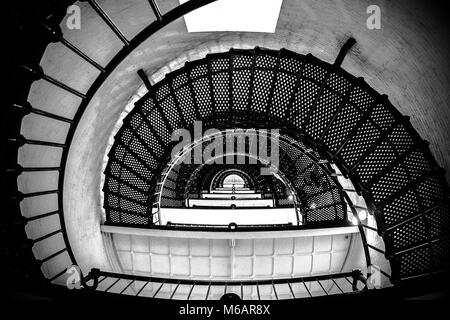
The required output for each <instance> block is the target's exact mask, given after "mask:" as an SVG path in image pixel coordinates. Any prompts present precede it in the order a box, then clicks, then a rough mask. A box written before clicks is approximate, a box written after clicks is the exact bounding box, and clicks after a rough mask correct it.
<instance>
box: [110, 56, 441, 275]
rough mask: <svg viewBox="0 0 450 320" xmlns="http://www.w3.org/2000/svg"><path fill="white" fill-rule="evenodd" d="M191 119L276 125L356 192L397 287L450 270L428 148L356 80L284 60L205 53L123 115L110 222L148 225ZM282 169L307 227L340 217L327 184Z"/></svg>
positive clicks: (288, 165) (289, 157)
mask: <svg viewBox="0 0 450 320" xmlns="http://www.w3.org/2000/svg"><path fill="white" fill-rule="evenodd" d="M195 119H198V120H203V121H204V125H205V124H206V125H207V126H209V127H213V126H215V125H219V124H220V125H221V127H222V128H224V127H235V126H236V124H237V123H239V125H240V126H241V127H246V124H248V127H252V126H255V125H257V126H260V127H266V128H273V127H275V128H277V127H278V128H282V129H286V130H287V131H286V132H293V133H295V137H297V139H298V138H299V137H300V138H302V137H304V138H305V141H308V146H309V147H312V148H313V149H314V148H317V150H315V151H320V154H321V155H326V156H327V157H328V160H330V161H331V162H334V163H335V164H336V165H338V167H339V168H340V169H341V171H343V173H344V174H345V175H348V176H350V178H351V179H352V182H353V185H354V186H355V187H356V189H357V190H356V191H358V192H360V193H362V194H364V196H365V198H366V199H365V200H366V202H367V203H368V204H369V205H370V207H371V208H372V210H373V211H374V214H375V216H376V219H377V222H378V223H379V226H378V229H379V230H380V232H381V233H382V234H383V235H384V239H385V241H386V250H387V252H388V255H389V256H390V257H392V259H391V260H392V263H393V264H394V268H393V270H394V277H396V278H399V279H401V278H405V277H410V276H414V275H421V274H425V273H427V272H431V271H436V270H440V269H442V268H447V267H448V261H447V260H445V259H443V258H441V257H444V256H448V255H449V252H448V241H447V240H445V239H446V237H448V234H449V232H448V215H449V212H448V195H449V192H448V184H447V182H446V181H445V179H444V178H443V175H442V172H441V171H439V167H438V166H437V165H436V162H435V161H434V159H433V156H432V155H431V153H430V151H429V148H428V146H427V145H426V144H424V143H423V141H422V140H421V139H420V137H419V136H418V135H417V133H416V131H415V130H414V129H413V128H412V126H411V124H410V123H409V121H408V119H407V118H404V117H403V116H401V115H400V114H399V113H398V111H397V110H396V109H395V108H394V107H393V106H392V105H391V103H390V102H389V100H388V99H387V97H384V96H381V95H379V94H378V93H376V92H375V91H374V90H373V89H372V88H370V87H369V86H368V85H367V84H366V83H365V82H364V80H362V79H357V78H355V77H354V76H352V75H350V74H348V73H347V72H345V71H344V70H342V69H340V68H339V67H336V66H331V65H329V64H327V63H325V62H323V61H320V60H318V59H317V58H315V57H313V56H311V55H308V56H303V55H298V54H296V53H293V52H291V51H288V50H281V51H273V50H268V49H261V48H257V49H255V50H232V51H230V52H226V53H220V54H211V55H208V56H207V57H206V58H205V59H202V60H199V61H195V62H191V63H188V64H187V65H186V66H185V67H184V68H182V69H180V70H178V71H176V72H175V73H173V74H172V75H169V76H168V77H166V78H165V79H164V80H163V81H161V82H160V83H158V84H156V85H155V86H154V87H153V88H152V90H150V92H149V93H148V94H147V95H146V96H145V97H143V98H142V99H141V100H140V101H139V102H138V103H137V105H136V108H135V109H134V110H133V111H132V112H131V113H130V114H129V115H128V116H127V118H126V119H125V121H124V126H123V128H122V129H121V130H120V131H119V133H118V134H117V136H116V140H115V144H114V147H113V148H112V149H111V152H110V153H109V157H110V161H109V163H108V166H107V169H106V171H105V175H106V179H105V186H104V191H105V204H104V205H105V209H106V211H107V217H108V222H109V223H137V224H139V225H142V224H145V223H149V216H148V215H149V212H148V207H149V206H151V202H152V200H150V199H152V194H153V192H154V191H153V190H154V186H155V183H156V181H155V176H159V174H160V170H162V169H161V165H163V164H164V162H165V158H164V157H165V156H167V152H168V151H169V150H168V149H169V148H170V142H171V141H170V136H171V134H172V131H173V130H174V129H176V128H180V127H183V126H187V127H190V126H191V125H192V123H193V121H194V120H195ZM300 142H301V141H300ZM280 166H283V168H284V170H285V172H286V173H287V174H288V175H289V176H290V177H291V179H292V181H293V184H294V185H295V187H296V188H298V190H300V189H301V190H303V193H302V195H303V196H304V197H305V198H304V199H303V200H304V202H305V204H304V205H305V207H308V206H309V207H313V208H314V207H315V209H314V210H311V211H315V212H316V213H317V214H315V216H314V217H313V215H311V216H310V217H311V221H313V219H314V221H318V220H320V219H328V217H329V215H332V214H334V215H335V216H340V215H342V213H343V212H342V211H344V210H345V208H339V202H337V201H338V200H339V199H335V198H333V197H335V196H336V195H335V192H336V190H334V189H333V188H332V186H330V181H328V180H326V177H324V176H323V175H322V174H321V173H320V172H319V173H318V174H314V175H315V176H316V177H318V178H317V179H318V181H321V182H319V184H318V185H316V184H314V183H313V184H311V183H307V179H306V180H305V177H306V178H307V177H309V176H310V175H311V173H313V172H314V170H315V168H314V166H313V165H310V164H308V163H307V161H306V160H305V159H302V158H301V157H300V156H298V155H295V154H288V152H286V155H285V156H284V158H283V159H281V161H280ZM317 179H316V180H317ZM325 186H328V189H325ZM165 197H166V198H167V199H168V198H170V195H165ZM320 197H321V198H320ZM332 199H334V201H335V202H334V203H331V201H333V200H332ZM164 201H166V200H164ZM312 202H314V203H315V204H316V202H320V203H321V205H319V206H318V207H317V206H311V205H312ZM331 210H333V213H330V212H331ZM446 261H447V262H446Z"/></svg>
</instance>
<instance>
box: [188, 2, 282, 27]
mask: <svg viewBox="0 0 450 320" xmlns="http://www.w3.org/2000/svg"><path fill="white" fill-rule="evenodd" d="M187 1H188V0H180V3H185V2H187ZM282 2H283V0H217V1H216V2H213V3H211V4H208V5H206V6H205V7H202V8H200V9H197V10H195V11H193V12H191V13H189V14H187V15H185V16H184V20H185V21H186V26H187V30H188V32H208V31H247V32H267V33H274V32H275V28H276V27H277V21H278V16H279V14H280V9H281V3H282Z"/></svg>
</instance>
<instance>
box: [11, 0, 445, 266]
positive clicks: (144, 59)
mask: <svg viewBox="0 0 450 320" xmlns="http://www.w3.org/2000/svg"><path fill="white" fill-rule="evenodd" d="M159 2H160V7H161V9H162V10H163V12H166V11H167V10H168V9H170V8H172V7H174V6H175V5H176V4H177V2H176V1H175V0H169V1H159ZM99 3H100V4H101V5H103V6H104V7H105V10H106V11H107V12H108V13H109V14H110V15H111V18H112V19H113V20H116V21H117V22H118V24H119V26H120V28H121V29H122V30H123V31H124V33H125V34H126V35H127V36H131V35H134V34H136V32H138V30H140V28H142V27H143V26H144V25H145V23H146V22H148V20H150V21H151V20H152V16H151V13H150V14H149V15H147V14H145V12H150V11H149V9H148V8H147V9H143V8H145V5H146V4H147V2H146V1H144V0H139V1H138V0H133V1H131V0H126V1H99ZM144 4H145V5H144ZM370 4H378V5H379V6H380V8H381V14H382V28H381V30H369V29H367V27H366V19H367V17H368V15H367V14H366V8H367V6H368V5H370ZM427 4H428V2H425V1H421V2H418V1H407V0H401V1H395V2H393V1H387V0H384V1H375V2H374V1H358V2H356V1H353V0H340V1H334V0H323V1H313V0H305V1H299V0H285V1H284V2H283V5H282V8H281V14H280V18H279V20H278V25H277V30H276V32H275V33H274V34H263V33H240V32H230V33H225V32H219V33H214V32H212V33H187V32H186V27H185V24H184V20H183V19H180V20H178V21H175V22H174V23H172V24H170V25H169V26H167V27H166V28H164V29H163V30H162V31H160V32H158V33H157V34H155V35H154V36H153V37H151V38H150V39H148V40H147V41H146V42H145V43H143V44H142V45H141V46H140V47H139V48H138V49H137V50H135V51H134V52H133V53H132V54H131V55H130V56H129V57H127V59H125V61H124V62H123V63H122V64H121V65H120V66H119V67H118V68H117V70H116V71H115V72H114V73H113V74H112V75H111V76H110V77H109V78H108V80H107V81H106V82H105V83H104V84H103V86H102V87H101V89H100V90H99V91H98V92H97V94H96V95H95V97H94V98H93V99H92V101H91V103H90V105H89V107H88V108H87V110H86V112H85V114H84V116H83V118H82V121H81V123H80V124H79V126H78V129H77V132H76V134H75V136H74V139H73V142H72V146H71V148H70V154H69V158H68V163H67V168H66V172H65V186H64V212H65V220H66V221H65V222H66V225H67V227H68V233H69V238H70V241H71V245H72V248H73V250H74V253H75V255H76V258H77V261H78V263H79V264H80V265H81V266H82V267H84V268H90V267H94V266H95V267H100V268H103V269H108V259H107V256H106V254H104V248H103V242H102V239H101V234H100V231H99V222H100V221H101V206H102V204H101V200H100V199H101V198H100V195H99V185H100V180H101V168H102V162H103V156H104V151H105V148H106V145H107V143H108V139H109V136H110V134H111V131H112V130H113V128H114V125H115V124H116V122H117V119H118V117H119V115H120V114H121V112H122V111H123V109H124V107H125V105H126V103H127V101H128V100H129V99H130V98H131V97H132V95H133V94H134V93H135V92H136V91H137V89H138V88H139V86H141V80H140V79H139V77H138V76H137V74H136V71H137V70H138V69H140V68H142V69H144V70H145V71H146V72H147V73H148V74H153V73H155V72H157V71H160V72H159V75H161V74H162V73H164V72H165V71H170V69H171V68H173V67H174V66H176V65H177V64H178V63H179V62H182V61H184V60H186V59H191V58H200V57H201V56H202V55H204V54H205V53H207V52H212V51H213V52H216V51H224V50H228V49H229V48H231V47H242V48H252V47H254V46H262V47H268V48H273V49H279V48H287V49H290V50H293V51H296V52H300V53H308V52H311V53H312V54H314V55H315V56H317V57H318V58H320V59H323V60H325V61H328V62H333V61H334V59H335V57H336V56H337V54H338V52H339V49H340V47H341V46H342V44H343V43H344V42H345V40H346V39H347V38H348V37H349V36H352V37H354V38H355V39H356V40H357V44H356V45H355V47H354V48H353V49H352V50H351V52H350V53H349V55H348V56H347V58H346V59H345V61H344V63H343V68H344V69H346V70H347V71H349V72H350V73H352V74H354V75H356V76H362V77H364V78H365V79H366V81H367V82H368V83H369V84H370V85H371V86H372V87H373V88H375V89H376V90H377V91H379V92H380V93H385V94H388V95H389V97H390V99H391V101H392V103H393V104H394V105H395V106H396V107H397V108H398V109H399V110H400V111H401V112H402V113H403V114H405V115H409V116H411V122H412V123H413V125H414V127H415V128H416V129H417V130H418V131H419V133H420V135H421V136H422V137H423V138H424V139H426V140H428V141H430V142H431V148H432V151H433V153H434V155H435V157H436V158H437V160H438V162H439V163H440V164H441V165H442V166H443V167H445V168H446V169H450V144H449V143H448V141H449V138H450V137H449V132H450V130H449V126H450V112H449V108H448V105H449V102H450V91H449V90H448V88H449V75H448V70H449V62H448V61H447V53H448V46H447V42H448V41H447V38H448V32H447V31H446V30H444V29H442V28H441V27H440V24H439V20H438V19H437V18H435V16H434V13H433V12H432V10H431V9H429V7H428V6H427ZM80 7H81V17H82V20H81V29H80V30H67V29H66V28H65V24H64V22H63V25H62V26H63V28H64V29H65V30H64V34H65V37H66V38H67V39H68V40H70V41H72V42H73V43H74V44H76V45H78V46H79V47H80V48H81V49H83V50H85V51H86V52H88V53H89V55H90V56H91V57H92V58H93V59H94V60H96V61H98V62H99V63H101V64H103V65H104V64H105V63H106V62H107V61H109V60H110V59H111V57H113V56H114V54H115V53H116V52H117V50H119V49H120V47H121V43H120V41H119V40H118V39H117V38H116V37H115V36H114V34H113V33H112V32H111V31H110V30H108V29H107V28H106V26H105V24H104V23H103V22H102V21H101V20H100V19H99V18H98V17H97V16H96V15H95V14H94V13H93V11H92V9H91V8H90V7H89V6H88V5H87V4H85V3H82V4H80ZM41 65H42V66H43V68H44V70H45V72H46V73H48V74H49V75H52V76H54V77H55V78H57V79H59V80H61V81H63V82H65V83H68V84H70V85H72V86H74V87H75V88H77V89H78V90H80V91H82V92H85V91H86V90H87V88H89V86H90V84H91V83H92V81H93V80H94V79H95V77H96V76H97V74H98V71H97V70H96V69H94V68H93V67H91V66H90V65H88V64H87V63H86V62H84V61H82V60H81V59H80V58H79V57H77V56H75V55H74V54H73V53H70V52H69V51H68V50H67V49H66V48H64V47H62V46H61V45H60V44H53V45H51V46H49V47H48V48H47V50H46V52H45V55H44V57H43V59H42V62H41ZM29 101H30V102H31V103H32V104H33V105H35V106H36V107H39V108H42V109H44V110H48V111H51V112H54V113H57V114H61V115H64V116H68V117H71V116H73V114H74V113H75V111H76V108H77V106H78V104H79V102H80V100H79V98H77V97H73V96H72V95H70V94H67V93H66V92H64V91H63V90H61V89H58V88H55V87H54V86H52V85H50V84H48V83H45V82H44V81H39V82H36V83H35V84H33V87H32V90H31V92H30V96H29ZM66 130H67V127H66V126H65V125H64V124H55V123H53V120H48V119H42V117H40V116H36V115H29V116H27V117H26V118H25V119H24V121H23V126H22V134H24V135H25V136H26V137H28V138H31V139H32V138H42V137H47V138H48V139H49V140H51V141H61V140H62V139H63V137H64V136H65V134H66ZM49 152H50V154H49ZM57 152H58V151H56V150H55V151H49V149H48V148H47V149H45V148H41V149H38V148H34V149H33V148H30V147H25V148H24V150H21V152H20V162H21V163H27V164H33V163H40V162H41V159H42V158H43V157H45V158H49V159H57V158H58V157H59V155H58V154H57ZM30 179H34V178H33V177H30V176H28V177H27V178H25V179H22V178H21V180H20V181H19V186H20V188H21V189H22V190H27V188H30V186H32V185H33V183H34V182H31V181H28V180H30ZM46 179H47V178H46ZM48 179H53V178H52V177H48ZM40 181H43V180H40ZM46 181H47V180H46ZM48 181H49V183H51V181H50V180H48ZM45 184H46V186H47V183H45ZM24 207H26V208H28V210H30V211H28V212H27V210H24V214H25V215H30V214H33V213H32V211H34V210H35V207H33V206H28V207H27V206H26V205H24V206H23V208H24ZM88 249H89V250H88Z"/></svg>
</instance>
